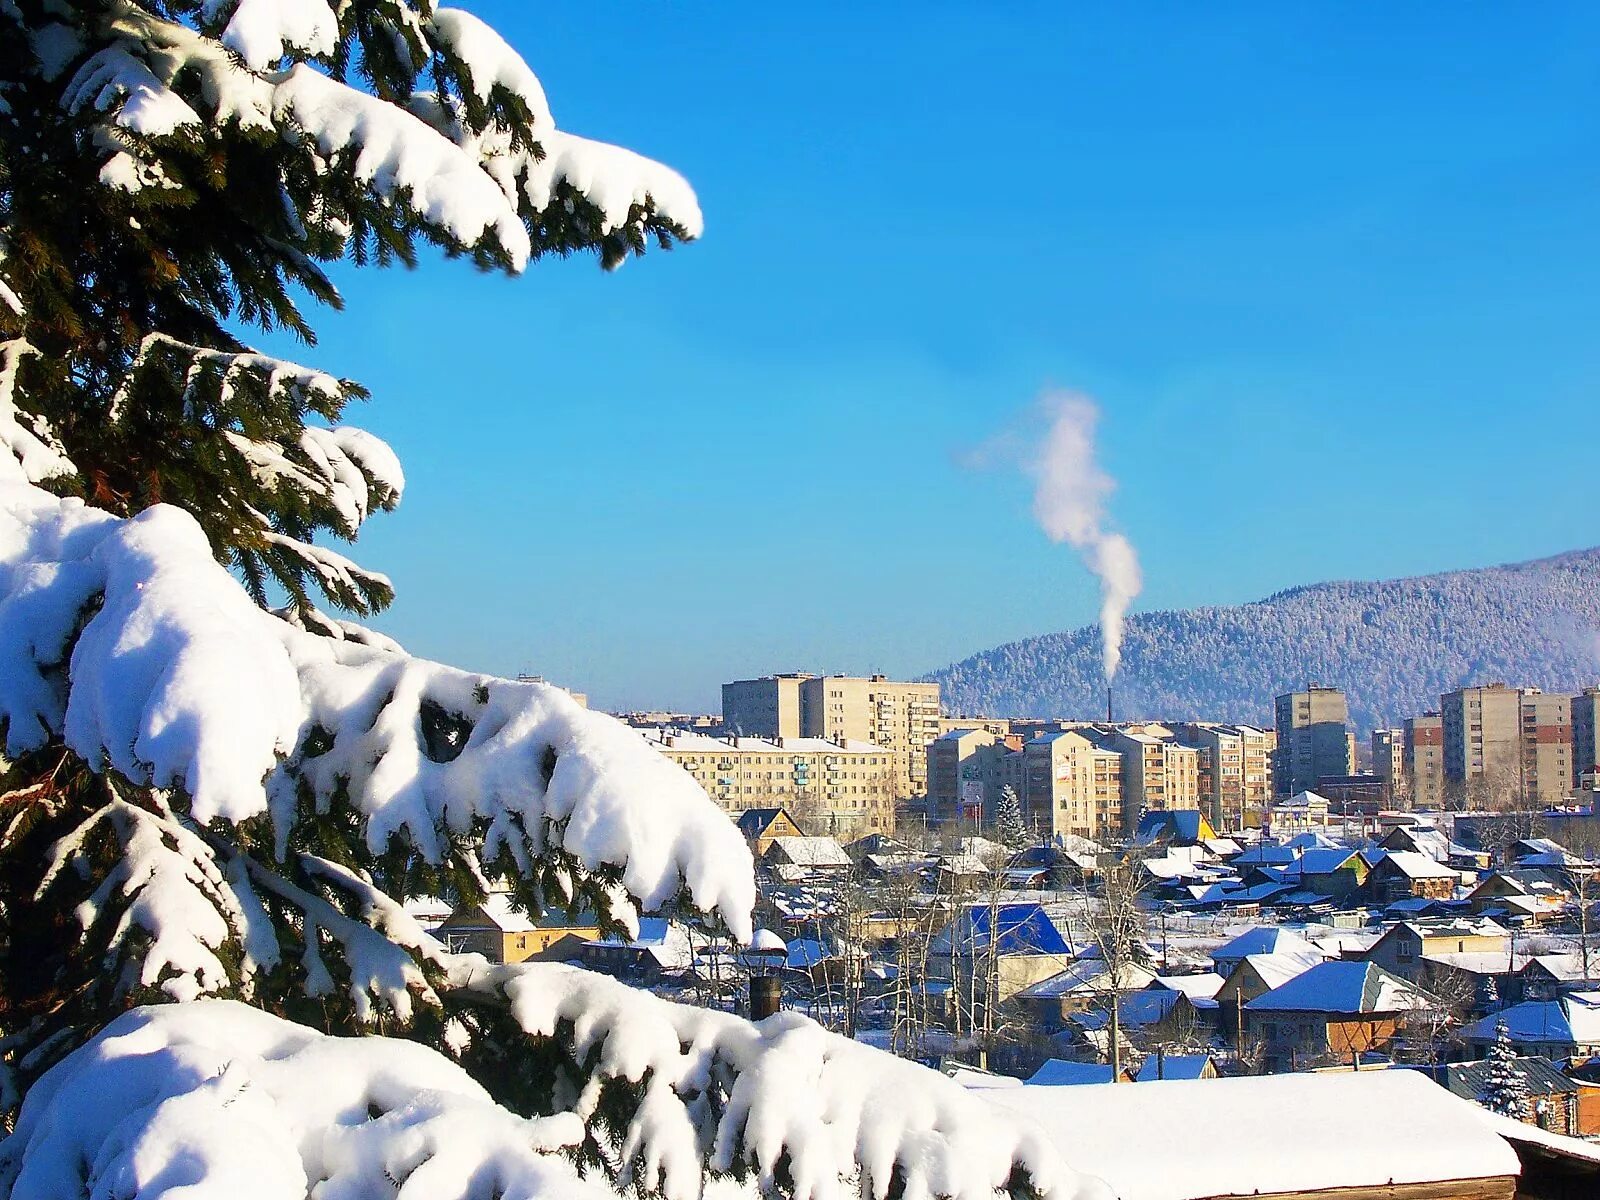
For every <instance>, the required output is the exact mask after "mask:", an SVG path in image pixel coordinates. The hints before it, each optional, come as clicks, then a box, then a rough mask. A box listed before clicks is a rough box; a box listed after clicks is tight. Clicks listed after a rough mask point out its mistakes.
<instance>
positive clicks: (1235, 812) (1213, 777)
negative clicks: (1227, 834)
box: [1176, 723, 1244, 829]
mask: <svg viewBox="0 0 1600 1200" xmlns="http://www.w3.org/2000/svg"><path fill="white" fill-rule="evenodd" d="M1176 734H1177V737H1178V739H1179V740H1180V741H1181V742H1182V743H1183V744H1184V745H1186V746H1193V747H1194V748H1195V750H1196V752H1197V754H1198V761H1197V764H1196V768H1197V769H1196V783H1197V787H1198V790H1199V792H1200V807H1201V808H1202V809H1203V810H1204V811H1205V814H1206V819H1207V820H1208V821H1210V822H1211V825H1212V827H1213V828H1215V829H1222V828H1224V827H1227V828H1230V829H1240V828H1242V827H1243V824H1244V739H1243V737H1242V736H1241V735H1240V734H1239V732H1238V731H1237V730H1234V729H1231V728H1229V727H1228V726H1226V725H1211V724H1204V723H1191V724H1187V725H1180V726H1178V728H1177V730H1176Z"/></svg>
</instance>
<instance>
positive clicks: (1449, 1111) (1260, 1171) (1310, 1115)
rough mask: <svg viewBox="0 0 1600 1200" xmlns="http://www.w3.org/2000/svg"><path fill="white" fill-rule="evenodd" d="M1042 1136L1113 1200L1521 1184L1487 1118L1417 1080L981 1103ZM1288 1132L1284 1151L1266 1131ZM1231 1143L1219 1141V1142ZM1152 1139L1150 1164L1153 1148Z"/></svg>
mask: <svg viewBox="0 0 1600 1200" xmlns="http://www.w3.org/2000/svg"><path fill="white" fill-rule="evenodd" d="M981 1094H982V1095H983V1097H984V1099H985V1100H987V1101H988V1102H989V1103H991V1104H993V1105H995V1106H996V1107H997V1108H1002V1109H1004V1110H1006V1111H1007V1112H1013V1113H1018V1114H1021V1115H1023V1116H1026V1117H1029V1118H1031V1119H1032V1120H1034V1121H1036V1122H1037V1123H1038V1124H1039V1125H1040V1126H1042V1127H1043V1129H1044V1131H1045V1133H1046V1135H1047V1136H1048V1137H1049V1138H1050V1140H1051V1141H1052V1142H1053V1143H1054V1144H1055V1146H1056V1148H1057V1149H1058V1150H1059V1151H1060V1152H1061V1155H1062V1157H1064V1158H1065V1159H1066V1160H1067V1161H1068V1162H1070V1163H1072V1165H1073V1166H1074V1167H1076V1168H1078V1169H1079V1170H1081V1171H1084V1172H1086V1173H1088V1174H1091V1175H1096V1176H1098V1177H1099V1178H1101V1179H1104V1180H1105V1181H1106V1182H1107V1183H1108V1184H1109V1185H1110V1186H1111V1189H1112V1190H1113V1191H1114V1192H1115V1193H1116V1194H1117V1196H1118V1197H1119V1198H1120V1200H1201V1198H1202V1197H1217V1196H1252V1195H1256V1194H1261V1195H1267V1194H1275V1193H1291V1192H1316V1191H1325V1190H1333V1189H1337V1188H1374V1189H1378V1188H1387V1187H1390V1186H1392V1185H1404V1184H1423V1183H1439V1182H1446V1181H1454V1180H1463V1179H1491V1178H1504V1177H1509V1176H1516V1175H1517V1174H1518V1173H1519V1166H1518V1162H1517V1156H1516V1154H1515V1153H1514V1152H1513V1151H1512V1149H1511V1147H1510V1146H1509V1145H1508V1144H1507V1143H1506V1141H1505V1140H1504V1139H1503V1138H1502V1137H1501V1136H1500V1135H1498V1134H1497V1133H1496V1132H1495V1129H1494V1127H1493V1126H1492V1125H1491V1124H1489V1123H1488V1122H1486V1121H1485V1120H1484V1119H1483V1117H1482V1116H1481V1115H1480V1114H1481V1112H1482V1110H1480V1109H1478V1108H1477V1106H1476V1105H1473V1104H1469V1103H1468V1102H1467V1101H1464V1100H1461V1099H1459V1098H1458V1097H1456V1096H1452V1095H1451V1094H1450V1093H1449V1092H1447V1091H1446V1090H1445V1089H1444V1088H1442V1087H1440V1086H1439V1085H1437V1084H1435V1083H1433V1082H1432V1081H1431V1080H1429V1079H1428V1078H1427V1077H1426V1076H1424V1075H1422V1074H1420V1073H1418V1072H1416V1071H1358V1072H1350V1073H1345V1074H1326V1075H1324V1074H1310V1073H1304V1074H1293V1075H1263V1076H1245V1077H1240V1078H1234V1079H1203V1080H1165V1081H1160V1082H1152V1083H1146V1084H1144V1085H1142V1086H1137V1087H1128V1086H1126V1085H1118V1084H1105V1085H1103V1086H1090V1087H1054V1088H1044V1087H1032V1086H1028V1087H1020V1088H999V1089H995V1090H992V1091H985V1092H983V1093H981ZM1290 1115H1292V1117H1293V1121H1294V1127H1295V1128H1296V1129H1298V1130H1304V1131H1315V1132H1314V1134H1313V1133H1310V1132H1307V1133H1305V1134H1304V1135H1303V1136H1296V1137H1294V1141H1293V1146H1292V1148H1290V1147H1286V1146H1285V1145H1284V1142H1283V1140H1282V1139H1281V1138H1279V1137H1274V1136H1270V1133H1269V1131H1272V1130H1280V1129H1282V1128H1283V1127H1284V1121H1285V1118H1286V1117H1287V1116H1290ZM1222 1130H1232V1131H1237V1132H1238V1133H1239V1136H1219V1131H1222ZM1152 1138H1155V1139H1158V1140H1159V1152H1155V1150H1153V1148H1152Z"/></svg>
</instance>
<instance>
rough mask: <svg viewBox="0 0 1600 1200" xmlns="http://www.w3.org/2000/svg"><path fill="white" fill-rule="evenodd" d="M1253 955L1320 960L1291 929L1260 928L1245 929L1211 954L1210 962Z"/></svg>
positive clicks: (1319, 955) (1313, 950) (1229, 960)
mask: <svg viewBox="0 0 1600 1200" xmlns="http://www.w3.org/2000/svg"><path fill="white" fill-rule="evenodd" d="M1253 954H1296V955H1309V956H1311V957H1313V958H1318V959H1320V958H1321V957H1322V955H1321V954H1319V953H1317V950H1316V948H1315V947H1314V946H1312V944H1311V943H1310V942H1308V941H1306V940H1305V938H1303V937H1301V936H1300V935H1299V934H1298V933H1296V932H1295V931H1294V930H1292V929H1284V928H1281V927H1279V926H1261V927H1258V928H1255V929H1247V930H1245V931H1244V932H1243V933H1241V934H1239V935H1238V936H1236V937H1234V938H1232V939H1230V940H1229V941H1227V942H1225V943H1223V944H1222V945H1221V946H1218V947H1217V948H1216V949H1215V950H1213V951H1212V952H1211V961H1212V962H1238V961H1239V960H1240V959H1241V958H1248V957H1249V956H1250V955H1253Z"/></svg>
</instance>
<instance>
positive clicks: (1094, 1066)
mask: <svg viewBox="0 0 1600 1200" xmlns="http://www.w3.org/2000/svg"><path fill="white" fill-rule="evenodd" d="M1111 1078H1112V1076H1111V1064H1110V1063H1082V1062H1068V1061H1067V1060H1066V1059H1064V1058H1047V1059H1045V1061H1044V1064H1043V1065H1042V1066H1041V1067H1040V1068H1039V1069H1038V1070H1037V1071H1035V1072H1034V1073H1033V1074H1032V1075H1030V1076H1028V1086H1029V1087H1078V1086H1082V1085H1084V1084H1093V1083H1105V1084H1109V1083H1110V1082H1111ZM1008 1090H1009V1089H1008Z"/></svg>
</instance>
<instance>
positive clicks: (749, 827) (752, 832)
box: [735, 808, 800, 838]
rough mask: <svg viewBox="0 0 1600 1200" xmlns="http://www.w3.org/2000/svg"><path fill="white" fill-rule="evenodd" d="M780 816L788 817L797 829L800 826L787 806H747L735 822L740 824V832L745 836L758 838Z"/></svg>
mask: <svg viewBox="0 0 1600 1200" xmlns="http://www.w3.org/2000/svg"><path fill="white" fill-rule="evenodd" d="M779 817H788V819H789V823H790V824H791V825H794V827H795V828H796V829H799V828H800V826H799V825H798V824H796V823H795V819H794V818H793V817H792V816H790V815H789V810H788V809H785V808H747V809H745V810H744V811H743V812H742V813H740V814H739V819H738V821H737V822H735V824H737V825H738V826H739V832H740V833H742V834H744V836H745V837H747V838H756V837H760V836H761V835H762V834H763V833H765V832H766V831H767V830H768V829H769V828H771V826H772V824H773V823H774V822H775V821H777V820H778V818H779Z"/></svg>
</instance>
